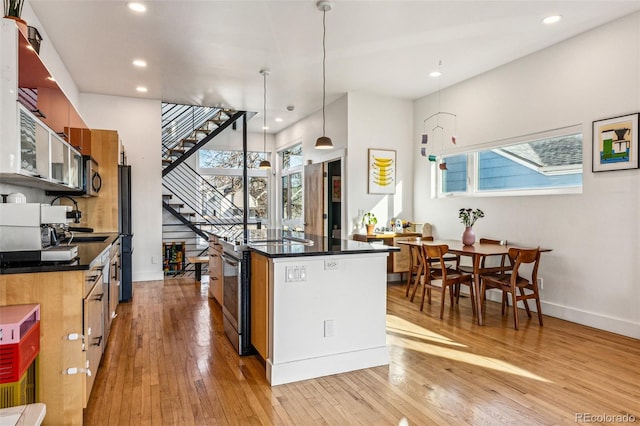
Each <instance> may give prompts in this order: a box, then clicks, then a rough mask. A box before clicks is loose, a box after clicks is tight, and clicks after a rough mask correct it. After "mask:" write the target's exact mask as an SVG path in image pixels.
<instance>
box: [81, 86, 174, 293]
mask: <svg viewBox="0 0 640 426" xmlns="http://www.w3.org/2000/svg"><path fill="white" fill-rule="evenodd" d="M80 109H81V110H82V111H83V114H84V118H85V120H86V121H87V125H88V126H89V127H90V128H92V129H108V130H117V131H118V135H119V137H120V140H121V142H122V145H123V147H124V149H125V152H126V156H127V163H128V164H129V165H131V192H132V206H131V211H132V222H133V235H134V236H133V247H134V250H133V281H150V280H161V279H163V271H162V163H161V161H160V157H161V152H162V150H161V140H162V136H161V120H160V114H161V103H160V101H156V100H146V99H137V98H124V97H116V96H104V95H93V94H81V95H80Z"/></svg>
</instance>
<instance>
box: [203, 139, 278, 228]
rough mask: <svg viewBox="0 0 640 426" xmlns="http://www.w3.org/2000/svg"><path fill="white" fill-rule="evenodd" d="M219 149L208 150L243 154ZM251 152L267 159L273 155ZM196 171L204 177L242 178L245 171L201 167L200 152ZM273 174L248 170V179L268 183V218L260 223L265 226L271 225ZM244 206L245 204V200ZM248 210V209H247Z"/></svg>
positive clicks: (264, 170)
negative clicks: (262, 179) (264, 180)
mask: <svg viewBox="0 0 640 426" xmlns="http://www.w3.org/2000/svg"><path fill="white" fill-rule="evenodd" d="M217 148H218V149H210V148H207V150H208V151H236V152H242V150H241V149H237V148H229V147H217ZM249 152H255V153H257V154H265V158H266V159H270V158H271V153H270V152H269V151H267V152H265V153H263V152H262V151H256V150H252V151H249ZM196 170H197V171H198V173H199V174H201V175H202V176H203V177H204V176H229V177H240V178H241V177H242V172H243V169H242V168H237V169H235V168H224V167H200V151H198V152H197V155H196ZM270 176H271V173H269V170H266V169H259V168H247V177H248V179H251V178H256V177H257V178H265V179H266V181H267V197H266V198H267V206H266V217H261V218H260V221H261V222H262V224H263V225H267V226H268V225H269V224H270V223H271V214H270V213H271V208H270V207H271V202H272V200H271V191H272V188H273V185H272V183H271V182H272V181H271V178H270ZM243 204H244V200H243ZM245 208H246V207H245Z"/></svg>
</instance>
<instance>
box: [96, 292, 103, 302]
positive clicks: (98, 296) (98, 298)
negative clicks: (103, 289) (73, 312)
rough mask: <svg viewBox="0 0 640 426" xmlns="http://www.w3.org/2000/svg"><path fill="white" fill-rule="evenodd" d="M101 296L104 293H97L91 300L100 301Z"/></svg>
mask: <svg viewBox="0 0 640 426" xmlns="http://www.w3.org/2000/svg"><path fill="white" fill-rule="evenodd" d="M103 297H104V293H100V294H97V295H96V297H94V298H93V300H95V301H97V302H101V301H102V298H103Z"/></svg>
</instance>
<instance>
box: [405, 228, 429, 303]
mask: <svg viewBox="0 0 640 426" xmlns="http://www.w3.org/2000/svg"><path fill="white" fill-rule="evenodd" d="M407 241H411V242H422V241H433V237H415V238H407ZM421 250H422V249H421V247H420V246H417V245H410V246H409V273H408V274H407V291H406V292H405V296H407V297H408V296H409V291H410V290H411V287H413V286H414V285H415V284H416V283H417V282H418V280H419V279H420V275H422V267H423V266H422V262H421V258H422V255H421V254H420V251H421ZM412 300H413V298H412Z"/></svg>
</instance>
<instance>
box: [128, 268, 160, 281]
mask: <svg viewBox="0 0 640 426" xmlns="http://www.w3.org/2000/svg"><path fill="white" fill-rule="evenodd" d="M162 280H164V272H163V271H162V269H161V270H160V271H146V272H139V273H134V274H133V276H132V281H133V282H138V281H162Z"/></svg>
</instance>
